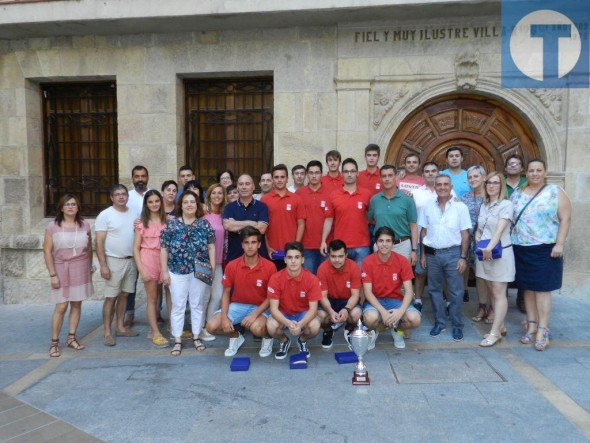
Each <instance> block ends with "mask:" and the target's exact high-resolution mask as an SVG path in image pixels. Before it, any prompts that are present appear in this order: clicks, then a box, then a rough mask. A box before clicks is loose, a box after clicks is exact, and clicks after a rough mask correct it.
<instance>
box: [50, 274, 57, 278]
mask: <svg viewBox="0 0 590 443" xmlns="http://www.w3.org/2000/svg"><path fill="white" fill-rule="evenodd" d="M49 277H50V278H53V277H57V274H49Z"/></svg>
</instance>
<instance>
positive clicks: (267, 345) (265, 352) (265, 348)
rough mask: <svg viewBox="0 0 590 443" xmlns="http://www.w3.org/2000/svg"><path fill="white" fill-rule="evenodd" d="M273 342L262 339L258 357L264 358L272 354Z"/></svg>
mask: <svg viewBox="0 0 590 443" xmlns="http://www.w3.org/2000/svg"><path fill="white" fill-rule="evenodd" d="M273 342H274V340H273V339H272V338H262V346H260V351H258V355H260V356H261V357H263V358H264V357H268V356H269V355H270V354H272V344H273Z"/></svg>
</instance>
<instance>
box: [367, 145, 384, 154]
mask: <svg viewBox="0 0 590 443" xmlns="http://www.w3.org/2000/svg"><path fill="white" fill-rule="evenodd" d="M369 152H377V155H381V148H380V147H379V145H376V144H375V143H369V144H368V145H367V147H366V148H365V155H367V154H368V153H369Z"/></svg>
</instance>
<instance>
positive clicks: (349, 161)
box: [342, 157, 359, 171]
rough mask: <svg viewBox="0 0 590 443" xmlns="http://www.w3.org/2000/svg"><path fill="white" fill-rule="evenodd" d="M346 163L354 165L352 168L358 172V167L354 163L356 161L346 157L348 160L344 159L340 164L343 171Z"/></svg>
mask: <svg viewBox="0 0 590 443" xmlns="http://www.w3.org/2000/svg"><path fill="white" fill-rule="evenodd" d="M348 163H352V164H353V165H354V167H355V168H356V170H357V171H358V169H359V165H358V163H357V162H356V160H355V159H354V158H352V157H348V158H346V159H344V161H343V162H342V169H344V165H347V164H348Z"/></svg>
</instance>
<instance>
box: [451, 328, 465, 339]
mask: <svg viewBox="0 0 590 443" xmlns="http://www.w3.org/2000/svg"><path fill="white" fill-rule="evenodd" d="M453 340H455V341H462V340H463V331H462V330H461V328H453Z"/></svg>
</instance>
